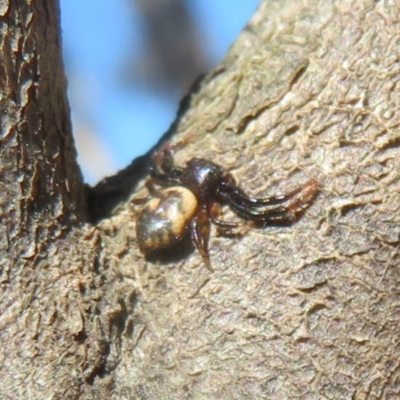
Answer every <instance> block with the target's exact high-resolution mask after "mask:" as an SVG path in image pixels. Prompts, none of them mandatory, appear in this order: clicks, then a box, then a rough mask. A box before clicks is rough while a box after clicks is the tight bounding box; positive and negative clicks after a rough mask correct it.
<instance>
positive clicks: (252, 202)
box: [226, 181, 311, 207]
mask: <svg viewBox="0 0 400 400" xmlns="http://www.w3.org/2000/svg"><path fill="white" fill-rule="evenodd" d="M309 182H311V181H309ZM309 182H308V183H309ZM303 186H304V185H302V186H299V187H298V188H296V189H294V190H292V191H291V192H289V193H284V194H278V195H276V196H272V197H266V198H261V197H252V196H248V195H247V194H246V193H245V192H244V191H243V190H242V189H240V188H239V187H229V188H227V189H228V190H226V194H227V196H228V197H229V198H230V199H231V201H233V202H236V203H241V204H243V205H247V206H250V207H257V206H272V205H275V204H282V203H284V202H286V201H287V200H289V199H290V198H291V197H293V196H296V195H297V194H298V193H300V192H301V191H302V190H303Z"/></svg>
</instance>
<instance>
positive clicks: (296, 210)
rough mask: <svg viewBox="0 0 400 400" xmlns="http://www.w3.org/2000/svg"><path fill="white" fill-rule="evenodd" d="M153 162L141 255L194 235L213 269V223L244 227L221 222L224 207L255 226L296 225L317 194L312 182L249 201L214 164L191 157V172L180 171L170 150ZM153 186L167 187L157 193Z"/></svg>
mask: <svg viewBox="0 0 400 400" xmlns="http://www.w3.org/2000/svg"><path fill="white" fill-rule="evenodd" d="M152 160H153V163H152V167H151V173H150V175H151V178H150V180H149V181H148V182H147V186H148V188H149V190H150V193H151V195H152V199H151V200H150V201H148V202H147V203H146V205H145V206H144V207H143V209H142V210H141V211H140V213H139V216H138V219H137V224H136V234H137V240H138V244H139V248H140V250H141V251H142V252H144V253H147V252H150V251H154V250H159V249H162V248H167V247H171V246H173V245H174V244H176V243H177V242H179V241H180V240H182V239H183V237H184V236H186V234H188V233H190V236H191V239H192V242H193V244H194V245H195V246H196V247H197V249H198V250H199V252H200V254H201V256H202V258H203V260H204V263H205V264H206V266H207V267H208V268H209V269H211V266H210V259H209V255H208V239H209V235H210V221H211V222H212V223H214V224H215V225H217V226H218V227H220V228H223V229H227V230H231V229H235V228H237V227H239V225H240V224H239V223H237V222H228V221H224V220H221V219H219V216H220V214H221V207H220V205H221V203H223V204H227V205H228V206H229V207H230V208H231V209H232V210H233V211H234V212H235V213H236V214H237V215H238V216H240V217H241V218H244V219H246V220H250V221H252V222H254V223H255V224H256V225H271V224H274V225H276V224H291V223H293V222H294V221H295V220H296V218H297V217H298V216H299V215H300V214H301V213H302V212H303V211H304V210H305V208H306V207H307V206H308V205H309V204H310V202H311V201H312V199H313V197H314V195H315V194H316V191H317V182H316V181H315V180H313V179H312V180H309V181H308V182H306V183H305V184H303V185H301V186H299V187H298V188H296V189H294V190H293V191H291V192H289V193H286V194H280V195H277V196H273V197H269V198H256V197H251V196H248V195H247V194H246V193H245V192H244V191H243V190H242V189H241V188H240V187H239V186H238V185H237V184H236V181H235V179H234V178H233V176H232V175H231V174H230V173H229V172H227V171H225V170H224V169H223V168H222V167H221V166H220V165H218V164H215V163H214V162H212V161H210V160H207V159H204V158H192V159H191V160H189V161H188V162H187V164H186V167H184V168H179V167H176V166H175V165H174V162H173V155H172V150H171V148H170V147H169V146H168V145H167V146H164V147H163V149H162V150H161V151H160V152H158V153H156V154H155V155H154V156H153V158H152ZM154 184H158V185H159V186H162V188H161V189H160V190H156V189H155V187H154Z"/></svg>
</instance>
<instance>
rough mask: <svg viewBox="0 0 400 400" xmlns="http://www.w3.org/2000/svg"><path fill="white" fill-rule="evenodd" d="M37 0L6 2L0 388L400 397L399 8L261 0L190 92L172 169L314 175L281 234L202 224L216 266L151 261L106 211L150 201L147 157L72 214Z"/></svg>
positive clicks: (250, 176)
mask: <svg viewBox="0 0 400 400" xmlns="http://www.w3.org/2000/svg"><path fill="white" fill-rule="evenodd" d="M49 3H50V2H45V1H43V2H40V1H39V2H35V9H34V10H33V9H31V7H32V6H29V2H24V1H22V0H20V1H13V2H12V5H11V2H10V4H8V5H7V6H2V7H3V8H1V6H0V16H2V17H1V18H2V22H3V24H2V25H1V32H2V36H1V39H2V42H1V43H2V46H3V52H2V53H3V58H4V61H3V62H2V63H1V68H2V69H3V71H2V73H1V78H0V79H2V81H1V82H2V83H1V85H2V86H1V89H2V97H1V101H2V111H3V110H7V114H4V115H2V137H1V141H2V142H1V147H0V151H1V157H2V158H1V159H2V163H1V168H2V173H1V185H2V187H4V190H3V191H2V194H1V196H0V201H1V217H2V224H1V228H0V233H1V235H2V236H1V237H2V241H1V246H2V247H1V251H2V252H3V254H2V260H3V261H2V275H1V289H2V293H1V297H0V307H1V310H2V312H1V316H0V328H1V330H0V341H1V343H2V347H3V349H4V351H3V354H2V355H1V356H0V357H1V364H0V394H1V396H2V397H5V398H7V397H9V398H23V397H24V396H25V397H26V395H30V396H31V398H44V397H46V398H66V399H75V398H79V397H80V398H87V399H90V398H115V399H139V398H140V399H192V398H193V399H254V398H257V399H321V398H328V399H367V398H368V399H397V398H399V396H400V394H399V390H400V389H399V387H400V386H399V384H400V370H399V361H398V360H399V355H400V354H399V353H400V329H399V323H398V318H399V313H400V308H399V303H400V296H399V289H398V287H399V283H400V271H399V266H398V258H399V251H398V247H399V243H400V215H399V214H400V212H399V207H400V194H399V191H400V187H399V184H400V183H399V171H400V165H399V164H400V157H399V151H400V150H399V143H400V135H399V132H398V129H399V123H400V114H399V112H398V109H399V108H400V107H399V106H400V105H399V102H400V100H399V99H400V90H399V83H398V82H399V76H400V19H399V16H400V5H399V4H398V3H395V2H386V1H385V2H383V1H380V2H378V1H376V2H373V1H367V0H360V1H354V0H352V1H350V0H349V1H346V0H344V1H343V0H340V1H336V2H335V1H325V0H319V1H317V0H314V1H312V0H310V1H308V2H306V3H305V2H299V1H296V0H280V1H264V2H262V3H261V5H260V7H259V9H258V10H257V12H256V14H255V15H254V17H253V18H252V20H251V21H250V22H249V23H248V25H247V26H246V29H245V30H244V31H243V32H242V33H241V35H240V36H239V38H238V40H237V41H236V42H235V44H234V45H233V46H232V48H231V49H230V51H229V53H228V55H227V57H226V58H225V59H224V60H223V62H222V63H221V64H220V65H219V66H218V67H217V68H216V69H215V71H213V72H212V73H210V74H209V75H208V76H207V77H206V78H205V79H204V80H203V81H202V82H201V83H200V85H199V86H198V87H197V88H196V90H195V92H194V93H193V94H192V96H191V97H190V98H188V99H187V100H188V101H187V102H186V103H185V107H184V108H183V109H182V110H181V113H180V115H179V116H178V119H177V121H176V123H175V124H174V125H173V127H172V129H171V131H170V133H176V137H175V136H174V138H173V139H172V140H173V141H176V140H181V139H185V138H188V137H190V138H191V139H190V144H188V146H186V148H185V149H183V150H181V151H179V152H178V154H177V155H176V161H177V163H178V164H180V163H182V164H183V163H184V162H185V160H187V159H189V158H191V157H193V156H200V157H207V158H210V159H212V160H213V161H216V162H218V163H219V164H221V165H223V166H225V167H226V168H227V169H229V170H231V171H232V173H233V174H234V175H235V177H236V178H237V180H238V181H239V182H240V183H241V185H242V187H243V188H244V189H245V190H246V191H247V192H249V193H254V194H258V195H261V194H263V195H264V194H273V193H276V192H285V191H287V190H290V189H291V188H294V187H296V186H297V185H298V184H299V183H302V182H305V181H306V180H307V179H309V178H310V177H313V178H315V179H317V180H318V181H319V183H320V188H321V189H320V193H319V195H318V197H317V198H316V200H315V202H314V204H313V205H312V206H311V207H310V208H309V209H308V210H307V212H306V214H305V215H304V216H303V218H302V219H301V220H299V221H298V222H297V223H296V224H294V225H293V226H291V227H285V228H267V229H261V230H253V231H251V232H250V233H249V234H248V235H246V236H245V237H243V238H239V239H238V238H236V239H232V238H225V237H217V236H216V235H215V232H214V234H213V236H212V240H211V243H210V248H211V260H212V264H213V267H214V269H215V272H213V273H210V271H208V270H207V269H206V268H205V267H204V265H203V264H202V261H201V258H200V256H199V255H198V253H196V252H193V253H190V252H189V253H188V254H185V255H184V256H183V255H182V257H180V258H179V257H178V259H171V258H165V259H163V260H158V261H157V262H156V261H154V260H153V261H146V260H145V259H144V258H143V257H142V256H141V255H140V254H139V251H138V249H137V246H136V244H135V235H134V227H135V214H136V213H137V210H136V209H135V208H134V207H132V206H131V205H130V203H129V201H124V202H122V203H120V205H119V207H117V208H116V209H114V212H113V213H112V214H110V213H109V210H110V208H111V205H114V204H115V202H116V200H115V199H118V201H120V200H121V199H124V198H125V199H127V198H128V197H129V196H130V195H132V196H133V197H140V196H142V195H143V194H145V191H144V190H142V181H140V180H139V181H138V179H139V177H140V176H142V175H143V162H142V161H143V159H142V160H141V161H140V162H137V163H134V164H133V165H132V166H130V167H129V168H127V169H126V170H125V171H123V172H121V173H120V174H119V175H118V176H116V177H114V178H110V179H107V180H105V181H104V182H102V183H100V184H99V185H98V186H97V187H96V188H94V189H93V190H92V192H91V197H90V198H89V200H90V202H91V204H89V206H90V207H91V208H92V209H95V210H97V213H98V214H97V215H94V217H95V218H96V217H97V218H99V216H101V217H102V218H103V219H102V221H101V222H99V223H98V225H97V226H96V227H95V228H91V227H90V226H88V225H85V226H78V225H77V222H79V221H83V220H84V208H83V202H82V200H81V199H82V193H83V192H84V191H83V189H82V185H81V184H80V181H79V175H78V172H77V169H76V166H75V164H74V160H73V153H72V151H71V141H70V139H69V136H68V134H69V123H68V122H65V121H68V119H67V116H66V113H67V108H66V106H65V102H64V100H63V99H64V97H63V96H64V95H63V90H64V84H63V79H59V78H57V77H59V76H62V73H61V70H60V62H59V53H58V49H57V40H58V36H57V34H56V32H55V31H53V30H52V29H55V28H56V27H55V26H53V24H54V20H53V18H55V17H54V13H55V12H56V10H54V9H53V8H51V7H50V6H49ZM0 4H7V3H4V2H1V3H0ZM45 4H46V5H47V6H48V8H47V9H46V8H44V7H43V8H41V6H42V5H45ZM24 7H26V8H24ZM32 13H34V15H35V18H32ZM46 13H47V14H46ZM49 15H50V16H52V18H49V17H48V16H49ZM21 16H23V19H21V18H22V17H21ZM29 16H30V17H29ZM18 18H19V19H18ZM46 18H48V20H46ZM46 21H47V24H48V25H46V29H45V30H43V29H42V28H41V27H43V26H44V25H43V24H45V22H46ZM7 24H8V25H7ZM7 29H9V32H10V34H8V33H7V32H8V31H7ZM51 32H52V33H51ZM30 35H33V38H34V39H32V37H31V36H30ZM29 38H31V39H29ZM45 43H47V46H48V47H49V48H46V47H44V44H45ZM39 54H40V57H38V55H39ZM47 57H49V58H50V61H52V63H51V66H50V65H48V64H47V63H48V62H49V60H48V59H47ZM52 57H53V58H54V57H55V58H56V61H54V60H51V58H52ZM49 64H50V63H49ZM39 67H40V68H39ZM53 68H55V69H54V70H51V69H53ZM5 76H7V77H8V78H5ZM55 77H56V78H57V79H59V81H58V82H59V83H54V79H55ZM7 79H8V80H7ZM57 79H56V81H57ZM26 82H34V83H35V85H33V84H32V85H29V84H28V85H27V83H26ZM49 82H53V84H51V83H49ZM5 88H6V90H5ZM7 88H8V89H7ZM58 90H59V91H60V93H58V92H57V91H58ZM55 96H60V98H59V99H58V98H57V100H58V101H57V102H55V101H51V100H52V99H53V98H55ZM50 106H52V107H53V108H51V107H50ZM49 108H50V109H49ZM60 121H64V122H63V123H62V124H61V123H60ZM4 126H5V128H4ZM133 131H134V129H133ZM27 143H28V145H26V144H27ZM137 183H139V185H140V186H139V187H138V188H137V190H134V189H135V185H136V184H137ZM230 217H232V215H230ZM1 396H0V397H1Z"/></svg>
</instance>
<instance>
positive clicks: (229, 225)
mask: <svg viewBox="0 0 400 400" xmlns="http://www.w3.org/2000/svg"><path fill="white" fill-rule="evenodd" d="M221 214H222V210H221V206H220V205H219V203H212V204H211V207H210V208H209V215H210V220H211V222H212V223H213V224H214V225H216V226H218V227H219V228H224V229H234V228H238V227H239V226H240V224H239V223H237V222H231V221H223V220H221V219H219V218H218V217H219V216H220V215H221Z"/></svg>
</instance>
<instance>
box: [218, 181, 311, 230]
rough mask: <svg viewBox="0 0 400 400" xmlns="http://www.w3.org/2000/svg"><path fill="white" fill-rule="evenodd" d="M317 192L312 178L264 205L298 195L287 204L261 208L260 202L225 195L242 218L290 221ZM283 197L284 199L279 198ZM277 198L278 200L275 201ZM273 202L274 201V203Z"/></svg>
mask: <svg viewBox="0 0 400 400" xmlns="http://www.w3.org/2000/svg"><path fill="white" fill-rule="evenodd" d="M316 192H317V182H316V181H315V180H314V179H312V180H310V181H308V182H306V183H305V184H303V185H301V186H299V188H297V189H295V190H293V191H291V192H289V193H287V194H284V195H281V196H282V197H281V196H276V197H272V198H271V199H273V202H271V203H270V204H268V203H267V204H265V205H270V206H273V205H276V204H277V203H278V204H280V203H282V202H288V201H289V200H290V199H291V198H292V197H295V196H297V195H298V197H297V199H295V200H294V201H292V202H290V203H289V204H288V205H284V204H281V205H278V206H276V207H268V208H261V207H260V206H261V204H259V203H258V204H256V205H252V204H251V203H250V204H249V203H248V202H246V201H243V202H242V201H240V200H239V199H238V198H237V197H236V196H233V197H232V196H231V194H230V193H227V194H226V195H225V199H226V201H227V202H228V203H229V204H230V206H231V207H232V208H233V210H235V211H236V212H237V213H238V214H239V215H241V216H242V217H244V218H247V219H251V220H253V221H256V222H260V223H268V222H272V223H289V224H290V223H292V222H294V221H295V220H296V218H297V217H298V215H299V214H301V213H302V212H303V211H304V210H305V209H306V208H307V206H308V205H309V203H310V202H311V200H312V199H313V197H314V196H315V194H316ZM281 198H284V200H280V199H281ZM277 199H279V201H278V202H277V203H276V201H277ZM274 202H275V203H274Z"/></svg>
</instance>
